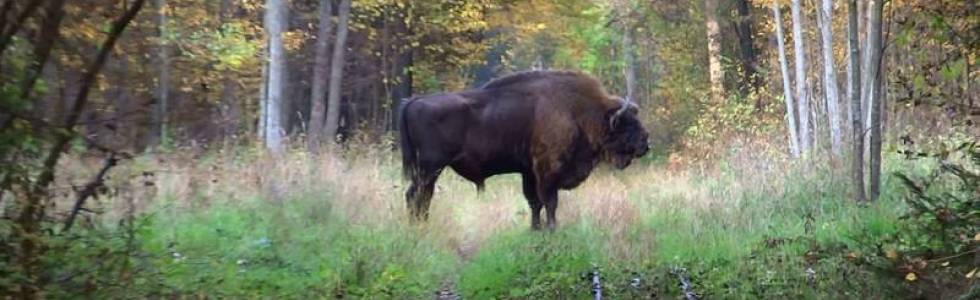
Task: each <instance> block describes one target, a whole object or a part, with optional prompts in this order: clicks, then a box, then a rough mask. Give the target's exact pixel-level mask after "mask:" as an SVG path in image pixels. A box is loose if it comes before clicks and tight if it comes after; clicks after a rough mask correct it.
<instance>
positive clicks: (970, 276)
mask: <svg viewBox="0 0 980 300" xmlns="http://www.w3.org/2000/svg"><path fill="white" fill-rule="evenodd" d="M974 275H977V268H973V271H970V273H966V278H967V279H969V278H973V276H974Z"/></svg>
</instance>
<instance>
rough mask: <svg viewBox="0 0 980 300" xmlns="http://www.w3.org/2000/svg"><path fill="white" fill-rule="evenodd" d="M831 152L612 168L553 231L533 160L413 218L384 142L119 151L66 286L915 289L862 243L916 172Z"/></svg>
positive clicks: (564, 199)
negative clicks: (863, 259)
mask: <svg viewBox="0 0 980 300" xmlns="http://www.w3.org/2000/svg"><path fill="white" fill-rule="evenodd" d="M74 163H80V162H74ZM773 165H782V166H783V167H779V168H774V167H772V166H773ZM813 165H815V164H813V163H809V164H803V163H800V164H799V165H797V164H793V163H790V162H786V161H781V162H780V161H761V162H760V161H758V160H754V159H753V160H743V161H739V160H734V159H733V160H731V161H729V162H728V164H727V166H724V167H722V168H720V169H717V170H711V171H700V172H695V171H685V172H680V171H667V170H666V169H665V168H664V167H663V166H662V165H661V164H652V163H647V164H640V165H636V166H634V167H631V168H630V169H628V170H627V171H625V172H612V171H610V170H606V169H600V170H598V171H597V172H596V173H595V174H594V175H593V177H591V178H590V179H589V180H588V181H587V182H586V183H585V184H583V186H582V187H580V188H579V189H577V190H575V191H571V192H562V193H561V195H560V198H561V202H560V205H559V226H560V227H559V229H558V230H557V231H556V232H554V233H542V232H533V231H530V230H528V227H529V226H528V223H529V220H528V219H529V217H528V215H527V214H528V209H527V205H526V202H525V201H524V199H523V197H522V196H521V193H520V184H519V178H518V177H516V176H500V177H495V178H492V179H491V180H490V181H489V182H488V185H487V189H486V191H485V192H483V193H477V192H476V189H475V188H474V187H473V185H472V184H470V183H468V182H466V181H465V180H463V179H461V178H459V177H458V176H456V175H454V174H451V172H446V173H444V174H445V175H444V176H443V178H442V179H441V181H440V182H439V184H438V187H437V189H436V197H435V199H433V208H432V218H431V220H430V221H429V222H428V223H427V224H424V225H418V226H416V225H410V224H408V222H407V221H406V220H405V217H404V216H405V214H406V213H405V209H404V199H403V198H402V195H403V189H404V186H405V183H403V182H402V181H401V179H400V174H399V170H398V167H397V163H396V161H395V158H394V157H393V155H391V154H390V153H388V152H386V151H384V150H378V149H373V148H370V149H367V150H364V151H358V155H350V156H348V157H346V158H344V159H340V158H335V157H330V156H322V157H321V156H317V157H311V156H308V155H307V154H305V153H303V152H295V153H289V154H287V155H285V156H284V157H281V158H279V159H272V158H267V157H264V156H263V155H261V154H258V153H249V152H247V151H246V152H245V153H236V154H230V153H212V154H209V155H207V156H204V157H186V156H185V157H182V156H180V155H177V154H168V155H157V156H145V157H141V158H139V159H137V160H136V161H135V162H134V163H132V164H130V165H128V166H126V167H125V168H123V169H120V170H117V171H116V172H117V173H116V176H114V177H113V184H114V185H115V186H120V188H119V190H120V191H118V192H117V193H115V197H113V198H111V199H107V200H105V201H103V202H100V203H97V205H96V206H99V207H98V209H99V210H103V211H106V212H107V213H106V214H105V217H103V218H96V219H92V220H90V221H88V222H87V223H84V224H83V225H84V226H82V227H81V228H82V229H81V230H77V231H76V232H74V233H73V234H72V235H64V236H62V238H58V239H56V241H53V242H52V244H53V245H54V246H52V247H51V249H50V251H49V252H48V253H49V254H50V255H49V256H50V257H51V258H50V259H48V260H47V261H46V265H47V266H48V268H50V269H52V270H55V271H54V273H53V275H52V277H54V278H55V280H52V282H53V284H52V285H50V286H48V289H49V296H53V297H58V296H67V295H87V296H90V297H96V298H116V297H121V296H126V297H137V298H139V297H172V296H194V295H208V296H214V297H222V298H225V297H227V298H253V297H275V298H309V297H314V298H332V297H337V296H344V297H350V298H367V299H378V298H392V299H424V298H431V297H433V295H434V294H433V293H434V292H435V291H437V290H439V289H444V288H448V289H451V290H453V291H455V292H457V293H460V294H462V296H463V297H464V298H467V299H489V298H498V299H504V298H513V299H527V298H532V299H533V298H565V299H576V298H589V297H591V287H590V282H589V276H587V275H588V274H589V272H591V271H596V270H597V271H599V273H600V274H601V276H602V281H603V292H604V294H605V295H607V296H610V297H613V298H617V299H619V298H676V297H679V295H680V294H681V290H680V288H679V287H678V283H679V281H678V278H677V274H676V273H675V272H672V271H674V270H678V269H679V268H683V269H684V270H685V272H686V274H688V275H689V276H690V278H691V281H692V282H693V284H694V290H695V291H696V292H697V293H699V294H700V295H702V296H705V297H707V298H789V297H794V298H854V297H858V298H866V297H871V298H888V297H889V296H893V295H896V293H898V291H900V290H901V282H902V279H901V276H900V275H887V274H884V275H883V274H877V273H872V271H871V270H870V269H869V268H866V267H863V266H861V265H860V264H859V263H855V262H854V261H849V260H848V259H847V256H845V255H843V254H844V253H852V254H853V253H857V254H853V255H858V256H860V255H870V254H869V253H866V252H869V251H872V250H869V247H870V246H869V245H867V244H866V243H867V242H868V241H869V240H873V239H874V238H876V237H880V236H886V235H888V234H892V233H894V232H895V231H896V230H898V227H897V225H896V220H897V217H898V216H899V215H900V214H901V213H902V211H903V209H904V207H903V206H902V205H900V204H899V203H900V201H899V200H897V199H898V196H899V195H900V193H901V189H900V188H899V186H898V183H897V182H895V181H893V180H886V181H885V189H884V194H883V197H882V200H881V201H880V202H878V203H875V204H872V205H870V206H869V207H860V206H857V205H855V204H853V203H852V202H851V201H849V200H848V199H846V197H845V195H846V194H847V193H846V190H847V184H846V182H845V180H844V179H841V177H843V176H841V174H836V173H834V172H831V171H828V170H827V169H826V168H818V167H813ZM887 166H888V167H889V168H893V169H898V168H901V169H903V170H906V169H907V170H917V171H916V172H926V171H927V170H928V168H923V167H921V166H919V165H916V166H912V165H906V164H905V163H903V162H901V161H899V160H896V159H892V160H889V164H888V165H887ZM66 167H71V166H66ZM140 174H142V175H140ZM147 174H151V175H147ZM79 177H80V178H85V176H79ZM147 182H152V184H148V183H147ZM56 208H57V209H64V208H65V205H64V203H59V205H58V206H56ZM134 216H135V217H134ZM80 241H82V242H80ZM862 251H864V252H865V253H861V252H862ZM96 287H99V288H96ZM62 293H63V294H62Z"/></svg>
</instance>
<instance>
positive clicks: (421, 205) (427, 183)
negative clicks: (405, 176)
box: [405, 172, 440, 222]
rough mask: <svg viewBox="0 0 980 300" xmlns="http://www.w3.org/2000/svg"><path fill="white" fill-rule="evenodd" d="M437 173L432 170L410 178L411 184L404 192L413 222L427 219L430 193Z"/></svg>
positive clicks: (434, 184) (433, 188)
mask: <svg viewBox="0 0 980 300" xmlns="http://www.w3.org/2000/svg"><path fill="white" fill-rule="evenodd" d="M439 173H440V172H433V173H430V174H424V175H422V176H419V177H418V178H414V179H412V185H411V186H409V187H408V191H407V192H405V200H406V202H407V204H408V212H409V214H410V217H411V219H412V221H413V222H417V221H425V220H428V219H429V204H430V203H431V202H432V193H433V191H434V190H435V186H436V179H438V178H439Z"/></svg>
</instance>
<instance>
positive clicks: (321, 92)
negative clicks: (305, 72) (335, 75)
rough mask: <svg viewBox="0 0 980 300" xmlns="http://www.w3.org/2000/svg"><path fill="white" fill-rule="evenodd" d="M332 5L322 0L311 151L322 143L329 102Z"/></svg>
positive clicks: (310, 132) (313, 101)
mask: <svg viewBox="0 0 980 300" xmlns="http://www.w3.org/2000/svg"><path fill="white" fill-rule="evenodd" d="M331 14H332V12H331V7H330V0H320V27H319V29H318V31H317V35H316V36H317V40H316V46H315V50H314V52H315V54H314V58H313V59H314V62H313V83H312V84H313V88H312V89H311V92H310V93H311V94H310V103H311V106H312V107H311V108H310V110H311V111H310V127H309V129H307V134H309V140H308V141H307V142H308V144H309V148H310V150H311V151H315V150H317V148H318V147H319V145H320V133H321V131H322V130H323V118H324V116H323V115H324V112H325V111H324V110H325V109H326V102H327V81H328V80H329V79H328V74H329V73H330V56H329V55H330V52H329V49H330V48H329V47H328V46H329V45H330V43H328V41H329V39H330V30H331V28H330V27H331V23H332V22H331V20H330V18H331Z"/></svg>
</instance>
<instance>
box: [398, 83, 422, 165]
mask: <svg viewBox="0 0 980 300" xmlns="http://www.w3.org/2000/svg"><path fill="white" fill-rule="evenodd" d="M412 100H414V99H404V100H402V103H401V105H400V106H399V107H398V122H399V124H398V125H399V126H398V146H399V148H401V151H402V176H404V178H405V179H406V180H413V179H414V178H415V177H416V176H418V167H419V166H418V164H419V161H418V154H417V152H416V149H415V146H414V145H412V139H411V138H410V137H409V136H408V116H407V115H406V114H405V110H406V108H407V107H408V104H409V103H412Z"/></svg>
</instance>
